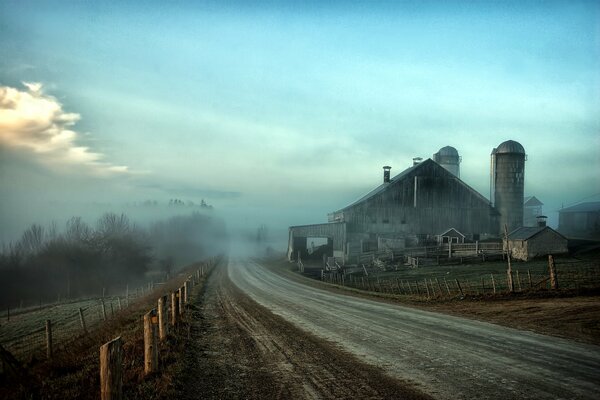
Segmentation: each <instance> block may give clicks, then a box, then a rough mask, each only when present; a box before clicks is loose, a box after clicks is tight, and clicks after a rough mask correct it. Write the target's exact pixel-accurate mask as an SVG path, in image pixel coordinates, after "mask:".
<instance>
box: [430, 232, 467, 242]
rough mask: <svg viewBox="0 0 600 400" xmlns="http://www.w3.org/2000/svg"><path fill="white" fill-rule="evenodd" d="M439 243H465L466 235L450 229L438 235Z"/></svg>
mask: <svg viewBox="0 0 600 400" xmlns="http://www.w3.org/2000/svg"><path fill="white" fill-rule="evenodd" d="M437 238H438V243H439V244H443V243H464V242H465V235H463V234H462V233H460V232H459V231H458V230H457V229H454V228H450V229H448V230H446V231H445V232H444V233H440V234H439V235H437Z"/></svg>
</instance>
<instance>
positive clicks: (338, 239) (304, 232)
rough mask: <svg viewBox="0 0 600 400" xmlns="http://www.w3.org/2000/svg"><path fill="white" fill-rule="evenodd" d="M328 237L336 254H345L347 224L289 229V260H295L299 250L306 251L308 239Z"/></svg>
mask: <svg viewBox="0 0 600 400" xmlns="http://www.w3.org/2000/svg"><path fill="white" fill-rule="evenodd" d="M308 237H326V238H329V239H332V240H333V251H334V254H340V253H342V254H343V252H344V249H345V246H344V244H345V243H346V224H345V223H343V222H338V223H327V224H315V225H302V226H292V227H290V229H289V240H288V259H289V260H292V259H294V257H295V255H296V252H297V251H298V250H300V251H304V250H306V238H308Z"/></svg>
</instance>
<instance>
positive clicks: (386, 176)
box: [383, 165, 392, 183]
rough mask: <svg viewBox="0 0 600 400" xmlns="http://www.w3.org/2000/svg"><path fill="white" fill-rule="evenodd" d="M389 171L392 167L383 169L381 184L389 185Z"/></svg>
mask: <svg viewBox="0 0 600 400" xmlns="http://www.w3.org/2000/svg"><path fill="white" fill-rule="evenodd" d="M390 169H392V167H389V166H387V165H386V166H385V167H383V183H390Z"/></svg>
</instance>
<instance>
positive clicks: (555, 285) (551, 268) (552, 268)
mask: <svg viewBox="0 0 600 400" xmlns="http://www.w3.org/2000/svg"><path fill="white" fill-rule="evenodd" d="M548 270H549V271H550V289H555V290H556V289H558V280H557V279H556V265H555V264H554V257H553V256H552V254H548Z"/></svg>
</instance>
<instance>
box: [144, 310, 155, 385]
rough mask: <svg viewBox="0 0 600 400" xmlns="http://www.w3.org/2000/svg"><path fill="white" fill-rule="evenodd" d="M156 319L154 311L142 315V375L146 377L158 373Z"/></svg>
mask: <svg viewBox="0 0 600 400" xmlns="http://www.w3.org/2000/svg"><path fill="white" fill-rule="evenodd" d="M157 327H158V317H157V316H156V309H154V308H153V309H152V310H150V311H148V312H147V313H146V314H144V373H145V374H146V375H148V374H151V373H153V372H156V371H158V341H157V334H156V333H157V332H156V331H157V329H156V328H157Z"/></svg>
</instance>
